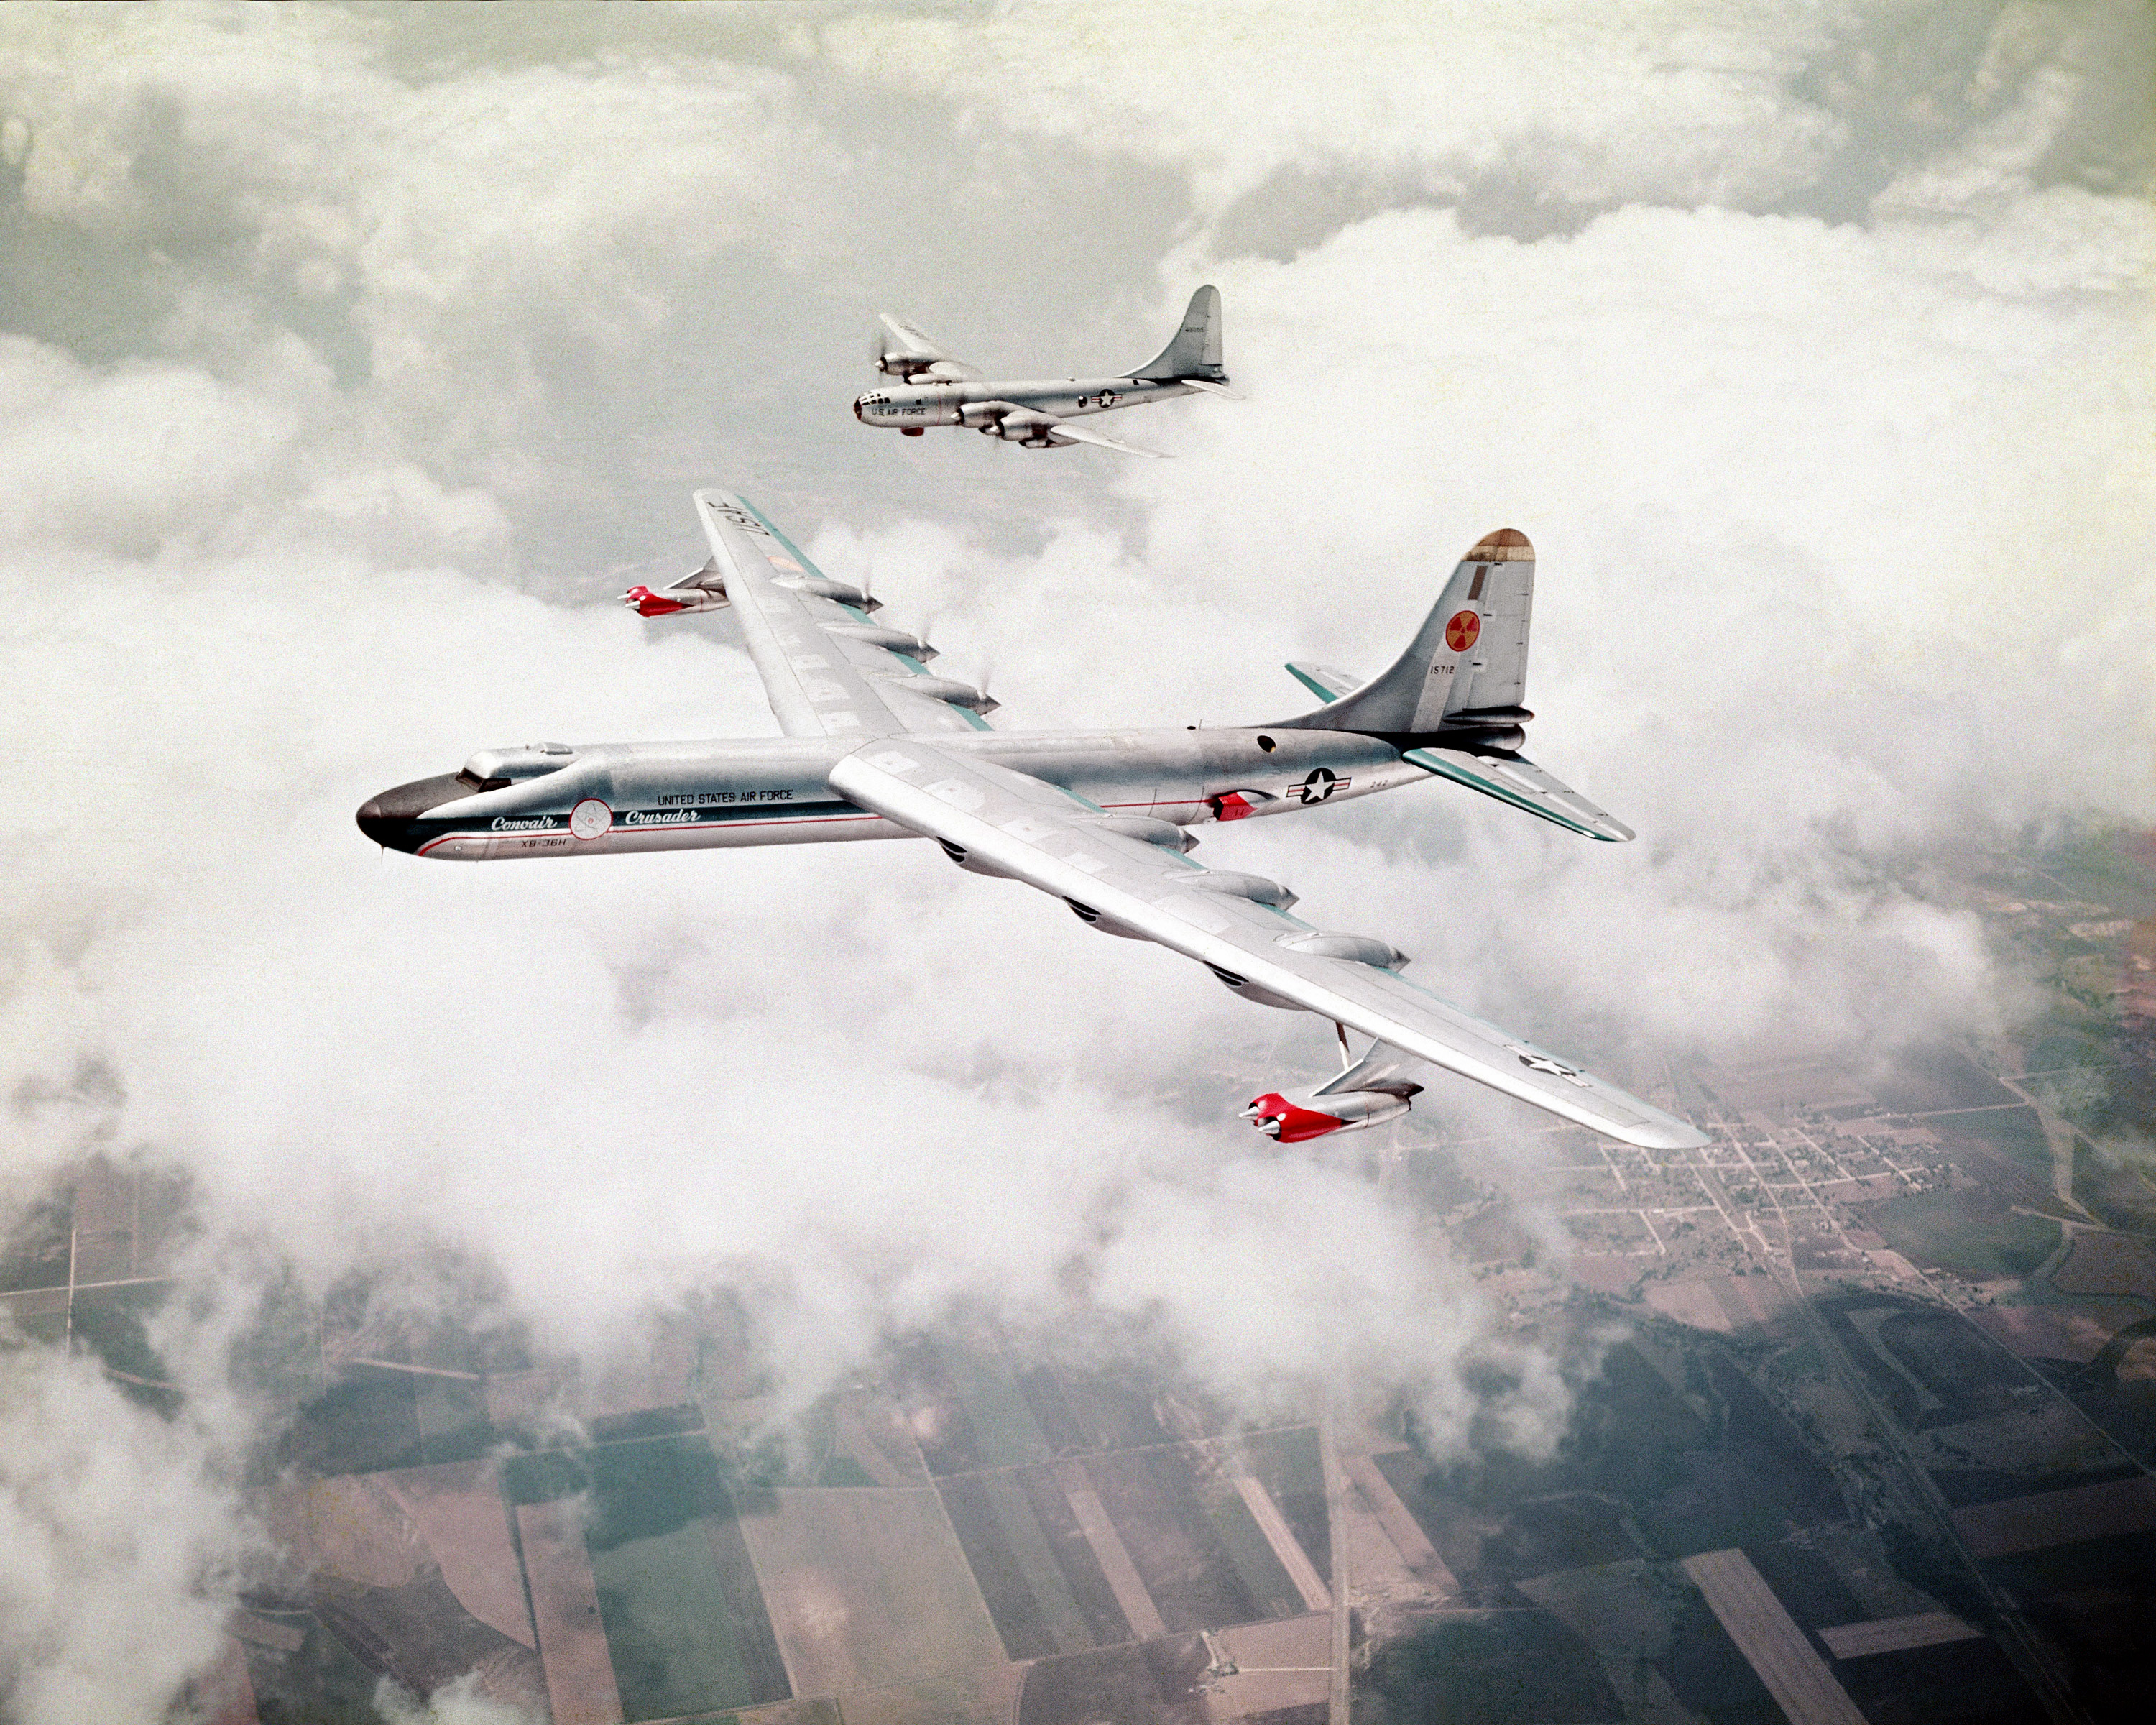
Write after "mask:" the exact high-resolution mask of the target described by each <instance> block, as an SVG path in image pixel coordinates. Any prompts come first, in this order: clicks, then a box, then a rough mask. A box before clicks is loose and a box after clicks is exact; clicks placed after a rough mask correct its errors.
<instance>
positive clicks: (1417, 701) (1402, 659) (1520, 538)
mask: <svg viewBox="0 0 2156 1725" xmlns="http://www.w3.org/2000/svg"><path fill="white" fill-rule="evenodd" d="M1534 598H1535V548H1534V547H1533V546H1532V545H1531V544H1529V543H1528V542H1527V535H1526V534H1524V533H1521V532H1517V531H1514V530H1513V529H1512V528H1511V527H1504V528H1501V529H1499V530H1498V531H1496V532H1495V533H1492V534H1491V535H1490V536H1489V537H1487V538H1486V539H1484V540H1482V541H1481V542H1480V543H1479V544H1477V545H1476V547H1475V548H1474V549H1473V550H1472V551H1471V552H1468V553H1467V555H1466V557H1463V558H1462V559H1461V560H1460V563H1459V566H1458V567H1456V568H1455V569H1454V570H1453V572H1452V578H1451V579H1450V581H1448V582H1446V583H1445V591H1444V593H1442V594H1441V595H1440V598H1439V599H1438V602H1437V604H1436V607H1435V608H1434V609H1433V610H1432V611H1431V612H1430V615H1429V616H1428V617H1427V618H1426V619H1424V622H1423V626H1422V629H1421V630H1420V631H1419V633H1418V634H1416V636H1415V638H1414V641H1413V643H1412V644H1410V645H1409V648H1408V650H1407V651H1406V652H1404V653H1403V654H1402V655H1400V656H1399V658H1398V659H1397V660H1394V662H1393V664H1392V665H1391V667H1390V669H1389V670H1385V671H1383V673H1381V674H1380V675H1377V676H1374V677H1373V678H1371V679H1370V680H1369V681H1368V682H1367V683H1365V684H1363V685H1362V686H1361V687H1359V688H1358V689H1354V690H1353V691H1348V692H1347V693H1345V694H1342V695H1341V696H1339V697H1338V698H1337V700H1335V701H1333V702H1332V705H1331V706H1326V707H1323V708H1321V709H1320V710H1319V711H1317V712H1314V713H1312V714H1309V715H1308V716H1306V717H1304V718H1301V719H1298V720H1296V721H1294V722H1295V723H1296V725H1298V726H1303V727H1306V728H1307V729H1311V730H1316V731H1363V732H1373V733H1375V734H1378V735H1383V736H1389V737H1393V736H1402V735H1410V736H1418V737H1424V736H1428V735H1430V734H1431V733H1434V732H1439V731H1458V732H1499V733H1501V732H1507V731H1510V732H1514V733H1515V735H1514V738H1513V742H1512V745H1510V746H1514V747H1517V742H1518V741H1519V740H1520V738H1519V737H1518V735H1517V728H1518V726H1519V724H1520V722H1521V721H1522V720H1523V719H1525V718H1527V717H1530V716H1532V715H1530V714H1528V713H1527V710H1526V709H1525V708H1524V707H1523V706H1522V705H1521V700H1522V696H1524V695H1525V694H1526V692H1527V625H1528V623H1529V620H1530V618H1531V614H1532V611H1533V609H1534ZM1491 741H1492V742H1494V743H1495V745H1496V747H1507V746H1508V745H1507V744H1506V743H1505V742H1502V741H1501V740H1499V739H1498V738H1496V737H1492V739H1491Z"/></svg>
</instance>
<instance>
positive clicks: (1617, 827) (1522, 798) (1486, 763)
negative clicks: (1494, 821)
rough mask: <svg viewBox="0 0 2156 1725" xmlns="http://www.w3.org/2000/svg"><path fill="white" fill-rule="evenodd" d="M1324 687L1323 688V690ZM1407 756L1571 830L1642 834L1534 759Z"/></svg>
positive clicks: (1428, 751)
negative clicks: (1589, 799) (1537, 763)
mask: <svg viewBox="0 0 2156 1725" xmlns="http://www.w3.org/2000/svg"><path fill="white" fill-rule="evenodd" d="M1320 692H1321V693H1322V691H1320ZM1406 758H1407V759H1408V760H1410V761H1412V762H1414V764H1415V765H1416V766H1418V767H1419V768H1423V769H1424V771H1425V772H1430V773H1436V774H1438V775H1439V777H1440V778H1449V779H1450V780H1451V781H1452V782H1453V783H1455V784H1464V785H1466V787H1467V788H1468V789H1469V790H1471V791H1480V792H1481V793H1482V794H1483V795H1484V796H1486V797H1495V798H1496V799H1497V800H1498V801H1499V802H1500V803H1511V804H1512V807H1513V808H1515V809H1526V810H1527V813H1528V814H1539V815H1540V816H1541V817H1542V818H1543V819H1544V820H1547V821H1552V822H1554V823H1555V824H1557V825H1558V826H1561V827H1563V828H1564V829H1566V830H1567V831H1568V832H1573V833H1581V834H1585V835H1586V836H1587V837H1588V838H1590V839H1607V840H1609V842H1610V843H1612V844H1619V843H1621V842H1623V841H1624V840H1625V839H1630V838H1634V837H1635V836H1637V835H1636V834H1634V832H1633V831H1632V829H1631V828H1630V827H1628V826H1626V825H1625V823H1624V822H1623V821H1621V820H1619V819H1617V818H1616V817H1615V816H1614V815H1613V814H1609V812H1608V811H1607V810H1605V809H1598V808H1596V807H1595V806H1594V803H1590V802H1589V801H1588V800H1587V798H1584V797H1583V796H1581V795H1580V794H1579V793H1578V791H1575V790H1573V789H1572V788H1570V787H1569V786H1567V785H1564V784H1561V783H1558V780H1556V779H1555V778H1552V777H1551V776H1550V775H1549V774H1548V773H1545V772H1543V769H1542V768H1539V767H1537V766H1536V765H1535V763H1534V762H1532V761H1528V760H1524V759H1522V758H1521V757H1518V756H1517V755H1516V756H1513V757H1510V758H1508V759H1499V758H1497V757H1495V756H1491V755H1471V754H1469V753H1467V752H1466V751H1465V750H1463V749H1435V748H1424V749H1409V751H1408V752H1407V755H1406Z"/></svg>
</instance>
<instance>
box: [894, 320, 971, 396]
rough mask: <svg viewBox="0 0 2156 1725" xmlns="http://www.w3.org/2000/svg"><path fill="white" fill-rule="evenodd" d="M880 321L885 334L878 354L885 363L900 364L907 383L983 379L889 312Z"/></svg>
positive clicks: (969, 367) (916, 329) (962, 362)
mask: <svg viewBox="0 0 2156 1725" xmlns="http://www.w3.org/2000/svg"><path fill="white" fill-rule="evenodd" d="M879 321H880V322H881V323H882V325H883V327H884V331H885V333H883V334H881V335H880V336H877V338H876V341H877V347H878V350H879V352H880V356H881V357H882V358H883V359H885V360H886V361H890V360H896V361H899V362H901V369H902V372H903V374H904V376H905V377H906V381H907V382H918V381H920V380H921V378H923V377H938V378H942V379H945V380H947V381H948V382H964V381H965V380H966V379H967V378H968V377H979V376H980V375H981V373H980V370H979V368H978V367H975V366H969V365H968V364H967V363H966V362H964V361H963V360H960V359H953V358H952V357H951V356H950V355H949V354H947V353H946V352H944V351H943V350H942V348H941V347H937V345H936V344H935V343H934V342H933V341H930V340H929V339H928V337H927V336H924V335H923V334H921V331H920V330H919V329H918V328H917V327H916V326H914V325H912V324H910V323H908V322H907V321H906V320H905V319H904V318H902V317H894V316H891V313H889V312H888V311H885V312H883V313H881V314H880V318H879Z"/></svg>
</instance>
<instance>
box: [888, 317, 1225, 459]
mask: <svg viewBox="0 0 2156 1725" xmlns="http://www.w3.org/2000/svg"><path fill="white" fill-rule="evenodd" d="M875 341H876V352H875V363H876V369H877V370H878V371H880V372H884V373H885V375H886V376H889V377H898V378H901V379H902V380H904V381H903V382H900V383H896V384H894V385H892V386H891V388H887V389H871V390H870V391H869V392H868V393H867V394H865V395H864V396H862V397H861V398H860V399H859V400H857V401H856V402H855V403H854V417H855V418H856V419H859V420H860V422H861V424H864V425H874V426H879V427H883V428H886V429H891V430H896V431H899V432H902V433H904V434H906V436H907V437H919V436H921V434H923V433H924V432H926V431H927V429H929V428H930V427H931V426H936V425H962V426H965V427H967V428H968V429H971V430H973V431H978V432H981V433H983V434H985V435H987V436H989V437H997V438H1001V439H1004V441H1005V442H1006V443H1014V444H1024V446H1025V447H1026V448H1027V449H1060V448H1063V447H1065V445H1067V444H1099V445H1100V446H1101V448H1102V449H1121V450H1122V452H1123V453H1124V454H1127V455H1155V456H1157V455H1158V454H1160V453H1161V451H1159V450H1158V449H1140V448H1139V447H1138V445H1137V444H1126V443H1119V442H1118V441H1117V440H1116V439H1114V438H1112V437H1109V436H1107V435H1106V434H1105V433H1102V432H1098V431H1096V430H1095V429H1093V428H1092V427H1091V426H1090V425H1080V424H1075V423H1074V422H1075V421H1076V420H1078V419H1081V418H1086V417H1089V416H1091V415H1092V414H1095V413H1108V412H1110V411H1111V410H1112V409H1114V408H1140V407H1143V406H1145V405H1146V404H1147V403H1149V402H1157V401H1169V400H1172V399H1173V398H1175V397H1177V396H1178V395H1196V394H1208V395H1224V396H1227V397H1229V398H1230V399H1240V398H1239V397H1237V396H1236V394H1235V391H1234V390H1232V389H1230V388H1229V387H1228V373H1227V372H1226V371H1225V370H1224V369H1223V367H1222V366H1221V363H1220V292H1219V289H1217V288H1210V287H1202V288H1200V289H1199V290H1198V291H1197V292H1196V293H1194V294H1193V295H1191V296H1190V305H1189V308H1188V310H1187V311H1184V312H1183V326H1182V327H1181V328H1180V329H1178V330H1177V331H1176V332H1175V336H1174V339H1173V340H1172V341H1169V343H1168V346H1167V347H1163V348H1162V349H1161V351H1160V352H1158V353H1157V354H1155V355H1154V356H1153V357H1152V358H1151V359H1149V360H1147V362H1145V363H1144V364H1143V365H1142V366H1139V367H1137V368H1136V369H1135V370H1133V371H1132V372H1131V373H1130V374H1129V375H1128V376H1127V377H1037V378H1029V379H1027V380H1024V381H1023V382H992V381H990V380H989V379H987V378H984V377H982V376H981V374H980V372H978V371H977V370H976V369H974V367H972V366H969V365H968V364H966V363H965V362H963V361H962V360H956V359H953V358H952V357H951V356H950V355H949V354H947V353H946V352H944V351H943V350H942V348H941V347H937V345H936V344H935V343H934V342H933V341H930V340H929V339H928V337H927V336H924V335H922V334H921V331H919V330H917V329H916V328H915V327H914V326H912V325H911V324H910V323H908V322H906V321H905V320H904V319H903V318H898V317H893V316H891V314H890V313H889V312H885V314H884V315H883V320H882V327H881V328H880V330H878V331H877V332H876V338H875Z"/></svg>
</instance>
